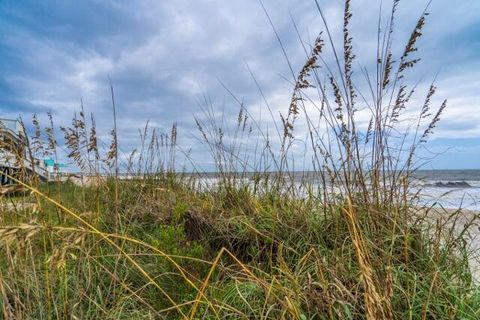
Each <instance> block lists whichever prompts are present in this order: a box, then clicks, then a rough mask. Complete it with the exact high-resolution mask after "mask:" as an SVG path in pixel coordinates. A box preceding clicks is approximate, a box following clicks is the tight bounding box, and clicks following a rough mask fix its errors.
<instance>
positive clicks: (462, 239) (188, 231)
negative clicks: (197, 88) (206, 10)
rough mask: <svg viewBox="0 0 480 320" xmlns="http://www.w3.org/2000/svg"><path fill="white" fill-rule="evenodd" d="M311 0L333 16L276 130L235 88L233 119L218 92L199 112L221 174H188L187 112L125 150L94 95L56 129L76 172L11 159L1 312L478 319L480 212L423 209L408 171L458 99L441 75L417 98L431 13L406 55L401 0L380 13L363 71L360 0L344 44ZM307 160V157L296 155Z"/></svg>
mask: <svg viewBox="0 0 480 320" xmlns="http://www.w3.org/2000/svg"><path fill="white" fill-rule="evenodd" d="M316 5H317V9H318V14H319V17H320V19H322V21H323V23H324V28H323V29H324V31H323V32H321V33H320V34H319V35H318V37H317V38H316V40H315V41H314V42H313V43H312V44H311V46H308V45H307V44H306V43H305V42H304V41H303V39H301V38H300V40H301V42H302V44H303V45H304V49H305V57H306V58H305V62H304V64H303V66H300V68H299V72H298V74H297V75H295V74H293V75H292V84H293V90H292V94H291V101H290V103H289V105H288V108H287V109H286V111H285V113H283V114H281V116H280V119H276V118H275V116H274V114H273V112H272V113H271V115H272V119H271V120H274V121H276V122H275V128H276V130H274V133H273V135H272V133H271V132H269V131H268V130H267V129H266V128H265V127H264V126H263V125H262V123H260V122H259V121H257V120H256V119H255V117H253V116H252V115H251V114H250V111H249V109H248V107H247V106H246V105H244V104H243V103H241V102H240V100H237V102H238V103H239V113H238V115H237V117H236V119H235V123H232V124H231V125H232V126H233V127H230V126H229V123H228V121H224V118H222V117H219V116H218V114H217V113H216V112H215V107H214V106H213V105H210V104H209V103H208V101H206V103H205V106H204V108H203V110H204V115H203V116H199V117H197V118H196V124H197V127H198V129H199V139H200V140H201V141H202V142H203V144H204V145H205V146H206V150H207V151H208V152H209V153H210V154H211V157H212V160H213V162H214V163H215V166H216V172H215V175H214V176H213V177H214V178H215V179H214V180H215V182H214V183H213V184H208V185H205V182H206V181H207V180H209V179H210V178H212V175H208V174H206V173H205V172H202V171H201V170H199V169H198V170H197V171H195V172H189V173H187V172H181V171H180V172H179V171H177V169H178V168H179V163H178V155H179V154H183V157H184V158H185V159H186V161H189V162H190V163H191V166H193V167H194V168H198V166H197V164H196V163H195V159H191V158H190V156H189V154H188V152H185V151H184V150H183V149H182V148H181V147H180V146H179V145H178V144H177V136H178V134H179V133H178V132H177V126H176V125H173V126H172V129H171V131H170V132H168V133H167V132H162V133H161V132H158V131H157V130H156V129H152V128H150V127H149V125H148V124H147V125H146V126H145V127H144V128H143V130H141V131H140V132H139V141H140V142H139V145H138V149H135V150H133V151H132V152H131V153H130V154H129V155H122V153H121V152H120V150H119V141H118V132H120V131H117V130H120V129H118V128H117V127H116V125H114V129H113V130H112V132H111V137H112V138H111V142H110V143H105V142H103V141H100V140H99V138H98V134H97V127H96V124H95V119H94V116H93V115H91V116H90V117H88V116H87V115H86V114H85V110H84V107H83V104H82V106H81V110H80V112H79V113H78V115H75V116H74V118H73V120H72V124H71V125H70V126H69V127H62V128H61V129H60V130H61V132H62V134H63V136H64V143H65V147H66V148H67V149H68V155H67V157H68V159H70V160H71V161H72V162H73V163H74V165H75V166H76V167H78V168H79V169H80V171H81V175H80V176H77V177H75V176H73V175H72V176H70V177H69V179H68V181H65V180H66V179H65V178H64V177H63V178H62V177H60V176H58V177H57V178H56V179H55V181H54V182H51V183H42V182H41V181H38V179H36V178H35V172H33V173H31V172H30V173H29V172H27V171H28V170H26V168H23V169H22V170H19V172H18V173H17V174H9V178H10V179H12V180H14V181H16V183H17V185H19V186H22V187H23V193H20V194H17V195H14V196H9V197H3V198H1V205H2V214H1V216H0V243H1V247H0V248H1V249H0V250H1V257H2V259H0V294H1V297H2V299H1V300H0V305H1V309H2V315H3V318H5V319H24V318H25V319H50V318H74V319H109V318H115V319H144V318H148V319H150V318H151V319H162V318H172V319H177V318H178V319H302V320H303V319H326V318H332V319H364V318H365V319H406V318H407V319H433V318H440V319H444V318H445V319H457V318H459V319H476V318H478V317H480V313H479V310H480V292H479V289H478V286H477V285H476V284H475V282H474V279H473V274H472V271H471V269H470V266H469V264H470V261H471V257H470V255H471V251H469V249H468V237H469V234H470V232H471V231H474V227H475V226H476V220H477V215H476V214H471V215H470V216H469V220H468V221H467V222H460V221H461V217H462V212H461V210H458V211H454V212H450V213H447V212H443V211H439V210H434V209H432V208H429V207H422V206H418V205H417V204H416V202H415V196H416V195H415V189H414V188H413V186H412V175H413V173H414V172H415V170H417V169H418V167H419V162H418V156H417V155H418V152H419V150H420V149H421V148H422V146H423V145H424V144H425V143H426V142H427V140H428V138H429V137H430V136H431V134H432V133H433V130H434V129H435V127H436V125H437V123H438V121H439V119H440V117H441V115H442V112H443V110H444V108H445V107H446V102H443V103H440V104H439V105H438V106H437V107H436V108H435V107H434V106H433V102H434V94H435V91H436V87H435V86H434V84H432V85H431V86H430V87H429V89H428V90H427V92H426V93H425V95H424V98H423V99H422V101H423V102H422V103H421V104H420V107H419V108H418V107H415V104H418V99H415V95H414V94H415V92H416V91H417V88H418V86H417V85H413V86H412V85H409V82H408V81H407V80H406V79H407V74H408V73H409V72H410V71H411V70H412V69H413V68H414V67H415V66H416V64H417V63H418V62H419V58H418V57H417V56H416V51H417V42H418V41H419V38H420V36H421V35H422V31H423V27H424V24H425V22H426V18H427V16H428V13H427V11H426V10H425V11H424V12H423V13H421V14H420V17H419V19H418V21H417V23H416V25H415V26H414V29H413V31H412V33H411V35H410V37H409V39H408V40H407V43H406V45H405V46H404V49H403V51H402V52H400V53H399V55H398V57H397V58H395V53H394V52H393V48H394V22H395V18H396V12H397V8H398V5H399V1H398V0H394V1H393V4H392V8H391V11H390V13H389V14H388V18H387V19H386V21H384V20H382V14H380V16H379V22H378V30H379V31H378V34H377V35H375V36H376V38H377V39H378V43H377V50H376V52H377V54H376V56H375V57H372V58H373V59H374V60H375V67H374V68H373V71H372V70H370V71H367V70H364V69H362V70H360V71H361V74H362V75H363V78H361V77H358V76H355V74H354V69H355V68H354V66H355V65H356V60H355V59H356V58H355V53H354V52H355V46H354V40H353V38H352V35H351V34H352V32H351V30H350V23H351V19H352V12H351V8H350V1H349V0H346V1H345V3H344V18H343V28H342V30H341V31H342V39H343V41H342V42H341V43H339V44H337V43H336V42H335V41H334V36H333V33H332V30H330V29H329V24H328V23H327V17H326V16H325V14H324V12H323V11H322V9H321V7H320V6H319V4H318V3H317V2H316ZM264 9H265V7H264ZM265 12H266V14H267V17H268V19H269V20H270V17H269V16H268V12H267V11H266V10H265ZM270 21H271V20H270ZM385 26H386V27H385ZM272 27H273V28H274V24H273V23H272ZM295 28H296V25H295ZM382 30H385V31H384V32H383V31H382ZM274 31H275V28H274ZM275 33H276V31H275ZM277 37H278V39H279V44H280V46H281V49H282V50H284V45H283V43H282V42H281V40H280V37H279V36H278V34H277ZM284 52H285V51H284ZM328 53H330V54H331V55H333V59H330V58H329V57H328V56H327V55H328ZM285 57H286V59H287V63H288V65H289V66H290V67H291V69H292V71H293V67H294V64H293V63H292V62H290V61H288V58H287V55H286V54H285ZM328 61H334V62H333V64H331V63H328ZM252 76H253V77H254V75H253V72H252ZM254 79H255V78H254ZM255 81H256V80H255ZM257 85H258V88H259V89H260V91H261V92H262V95H263V91H262V90H261V87H260V85H259V84H258V83H257ZM359 88H367V90H366V91H365V92H362V91H361V90H360V89H359ZM111 93H112V102H113V111H114V112H116V110H115V103H114V101H115V99H114V98H115V97H114V92H113V89H112V90H111ZM232 95H233V93H232ZM267 106H269V105H268V103H267ZM269 108H270V106H269ZM312 110H314V111H312ZM414 112H416V116H415V117H414V118H412V114H413V113H414ZM113 118H114V122H116V116H114V117H113ZM48 119H49V121H48V124H47V127H46V128H45V129H44V130H43V131H42V129H41V125H40V123H39V120H38V117H37V116H34V118H33V127H34V134H33V136H32V138H31V139H29V140H30V141H29V143H28V145H29V155H30V158H31V159H32V161H34V159H35V158H36V157H40V156H43V155H50V156H54V157H55V158H56V159H57V158H59V156H58V151H57V149H58V148H59V146H58V142H57V138H56V135H55V132H56V130H55V127H54V125H53V120H52V117H51V116H50V115H49V116H48ZM363 119H368V120H366V121H365V120H363ZM277 120H278V121H277ZM305 128H306V133H305V132H302V130H305ZM42 132H43V133H42ZM303 134H304V135H305V137H306V138H305V139H304V140H303V144H304V145H305V146H308V148H307V150H306V151H305V152H304V154H301V155H299V154H298V151H297V150H296V148H295V146H296V145H298V144H299V141H300V140H301V136H302V135H303ZM42 137H44V138H42ZM45 141H46V142H45ZM252 141H253V142H252ZM102 145H106V147H101V146H102ZM20 154H21V152H17V157H19V158H20V157H21V156H20ZM20 160H21V159H19V161H18V162H19V163H20ZM299 162H301V163H309V165H308V166H307V167H308V168H311V170H309V172H304V171H297V170H295V168H297V166H296V165H297V164H298V163H299ZM21 172H24V174H21Z"/></svg>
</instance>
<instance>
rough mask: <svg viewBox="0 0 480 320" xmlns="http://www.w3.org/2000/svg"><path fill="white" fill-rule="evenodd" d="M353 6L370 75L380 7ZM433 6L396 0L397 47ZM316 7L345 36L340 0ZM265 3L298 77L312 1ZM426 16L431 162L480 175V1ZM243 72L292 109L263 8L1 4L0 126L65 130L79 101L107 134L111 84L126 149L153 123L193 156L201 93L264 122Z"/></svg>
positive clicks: (212, 1)
mask: <svg viewBox="0 0 480 320" xmlns="http://www.w3.org/2000/svg"><path fill="white" fill-rule="evenodd" d="M352 2H353V8H352V11H353V13H354V16H353V20H352V24H353V25H352V29H353V30H355V31H354V36H355V43H354V51H355V53H356V54H357V57H358V59H357V62H356V66H355V67H359V68H360V67H363V66H365V67H367V68H369V66H371V65H372V62H374V59H375V55H374V54H375V41H376V34H375V32H376V19H377V14H378V8H379V4H380V1H376V0H353V1H352ZM384 2H385V3H384V6H386V5H387V4H389V3H388V2H389V1H384ZM426 2H427V1H423V0H413V1H412V0H409V1H406V0H404V1H402V2H401V4H400V9H399V13H398V20H397V33H396V39H398V40H399V43H403V42H404V41H405V40H406V39H407V38H408V35H409V32H410V31H411V30H412V27H413V26H414V25H415V21H416V19H417V18H418V16H419V15H420V13H421V12H422V10H423V8H424V7H425V5H426ZM319 3H320V5H321V6H322V7H323V8H324V11H325V13H326V18H327V20H328V22H329V25H331V27H332V29H335V30H341V29H340V27H341V23H342V21H341V18H342V16H341V15H342V6H340V5H339V4H338V3H339V1H333V0H319ZM264 4H265V7H266V9H267V11H268V13H269V15H270V17H271V19H272V21H273V24H274V25H275V27H276V30H277V31H278V35H279V37H280V38H281V39H282V42H283V44H284V46H285V49H286V52H287V55H288V57H289V59H290V60H291V62H292V67H293V69H294V70H296V71H298V70H299V69H300V68H301V66H302V62H303V60H304V57H305V55H304V53H303V49H302V46H301V43H300V42H299V39H298V36H297V34H296V32H295V28H294V25H293V23H292V18H293V20H295V22H296V23H297V25H298V31H299V33H300V36H301V37H302V39H303V40H304V42H305V43H307V44H311V43H312V42H313V39H315V37H316V35H317V34H318V32H319V31H321V30H322V23H321V20H320V16H319V14H318V11H316V7H315V2H314V0H301V1H299V0H281V1H280V0H264ZM429 12H430V13H431V15H430V16H429V18H428V21H427V26H426V28H425V35H424V37H423V38H422V39H421V41H420V43H419V50H420V51H421V54H422V58H423V60H422V62H421V65H420V66H419V68H418V69H417V71H416V73H415V76H417V77H418V78H422V79H425V82H426V83H427V84H428V83H430V82H431V81H432V79H433V78H434V77H435V75H436V74H438V76H437V81H436V83H437V86H438V88H439V89H438V97H439V99H440V100H441V99H443V98H447V99H448V108H447V110H446V112H445V114H444V116H443V119H442V122H441V123H440V125H439V127H438V128H437V130H436V132H435V135H434V136H433V139H432V140H431V141H430V144H429V149H430V150H431V151H432V153H439V155H438V156H437V157H435V159H433V160H432V161H431V163H429V164H428V165H427V166H428V167H429V168H437V169H440V168H478V169H480V112H479V111H480V110H479V106H480V89H479V88H480V77H479V76H478V72H479V71H478V70H480V59H478V58H479V57H480V53H479V52H480V1H477V0H462V1H457V2H455V1H450V0H434V1H433V3H432V4H431V6H430V8H429ZM334 33H335V31H334ZM402 41H403V42H402ZM399 48H400V47H399ZM372 58H373V60H372ZM247 65H248V67H249V68H250V69H251V70H252V72H253V74H254V76H255V79H256V80H257V81H258V83H259V85H260V87H261V88H262V90H263V93H264V94H265V96H266V98H267V100H268V101H269V103H270V105H271V106H272V108H274V109H275V110H282V111H286V109H287V108H288V104H289V101H288V100H289V96H290V94H291V85H290V83H289V81H290V79H291V75H290V71H289V68H288V65H287V64H286V62H285V59H284V57H283V54H282V51H281V50H280V47H279V44H278V41H277V39H276V37H275V33H274V32H273V31H272V27H271V26H270V24H269V21H268V19H267V17H266V15H265V13H264V11H263V10H262V7H261V5H260V3H259V1H258V0H228V1H227V0H223V1H222V0H196V1H191V0H172V1H161V0H157V1H154V0H138V1H126V0H85V1H53V0H45V1H36V0H30V1H29V0H24V1H13V0H0V112H1V115H0V117H3V118H16V117H18V116H19V115H21V116H22V117H23V118H27V119H29V118H30V117H31V114H32V113H38V114H39V115H41V117H43V118H44V117H45V114H46V113H47V112H52V113H53V116H54V118H55V122H56V123H57V125H65V124H68V123H69V121H70V119H71V118H72V116H73V114H74V112H75V111H76V110H77V111H78V109H79V107H80V99H82V100H83V101H84V104H85V108H86V110H87V111H88V112H93V113H94V114H95V116H96V118H97V123H98V125H99V127H100V130H101V131H102V132H104V133H107V132H108V130H109V128H111V126H112V116H111V113H112V111H111V99H110V91H109V90H110V89H109V81H111V83H112V84H113V86H114V88H115V96H116V102H117V108H118V121H119V127H120V130H119V131H121V141H122V143H123V144H122V146H123V147H124V148H125V149H128V148H129V147H131V146H132V145H133V144H134V143H135V142H134V141H136V140H135V139H136V136H137V129H139V128H141V127H143V126H144V124H145V123H146V121H147V120H149V121H150V124H151V125H152V126H154V127H157V128H158V129H159V130H165V131H168V130H169V127H170V126H171V124H172V123H173V122H177V123H178V126H179V135H180V136H181V139H180V140H181V142H182V143H183V144H184V147H185V148H191V147H194V146H195V145H196V144H197V143H198V142H197V140H196V138H195V136H196V135H197V133H196V127H195V121H194V115H199V114H201V107H202V103H201V101H202V99H203V98H204V97H208V99H210V100H211V102H212V105H213V106H214V109H215V110H216V111H219V112H220V111H223V112H225V114H226V115H230V114H232V115H235V114H236V113H237V112H238V105H236V104H235V103H234V101H233V100H232V97H231V96H230V94H229V93H228V92H227V91H226V90H225V88H224V86H225V87H227V88H228V89H229V90H230V91H231V92H232V93H233V94H234V95H235V96H236V97H238V98H239V99H241V100H242V101H244V103H245V104H246V106H247V107H248V108H249V110H250V111H251V112H252V114H255V115H261V114H262V110H264V108H265V105H264V103H263V99H262V97H261V95H260V94H259V91H258V88H257V86H256V84H255V81H254V80H253V78H252V76H251V74H250V72H249V70H248V67H247ZM109 79H110V80H109ZM436 102H437V101H436ZM263 114H266V111H263Z"/></svg>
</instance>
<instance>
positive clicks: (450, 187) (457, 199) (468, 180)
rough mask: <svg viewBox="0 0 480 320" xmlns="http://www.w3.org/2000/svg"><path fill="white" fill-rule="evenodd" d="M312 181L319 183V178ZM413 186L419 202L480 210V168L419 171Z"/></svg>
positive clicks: (208, 181)
mask: <svg viewBox="0 0 480 320" xmlns="http://www.w3.org/2000/svg"><path fill="white" fill-rule="evenodd" d="M308 175H310V173H309V172H296V173H295V174H294V179H295V184H297V183H298V184H300V181H301V179H304V178H305V176H308ZM200 176H201V180H202V182H203V183H202V184H204V186H206V187H209V186H210V187H211V186H214V185H216V183H217V182H218V175H217V174H216V173H206V174H201V175H200ZM252 176H253V175H252V174H248V173H247V174H246V175H245V176H244V178H245V180H246V182H247V183H251V180H250V179H251V178H252ZM249 180H250V181H249ZM311 181H312V180H311ZM313 184H314V185H315V184H318V185H320V181H314V183H313ZM413 185H415V187H414V188H413V190H412V191H413V193H417V192H418V196H419V198H418V204H420V205H427V206H433V207H443V208H446V209H458V208H463V209H468V210H473V211H480V170H418V171H416V172H415V174H414V181H413Z"/></svg>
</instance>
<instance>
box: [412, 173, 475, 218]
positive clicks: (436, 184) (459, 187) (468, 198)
mask: <svg viewBox="0 0 480 320" xmlns="http://www.w3.org/2000/svg"><path fill="white" fill-rule="evenodd" d="M415 177H416V179H418V180H417V181H418V188H419V190H420V194H419V196H420V199H419V201H420V202H421V203H422V204H426V205H433V206H442V207H444V208H448V209H458V208H464V209H469V210H474V211H479V210H480V170H419V171H417V172H416V173H415Z"/></svg>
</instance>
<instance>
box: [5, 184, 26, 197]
mask: <svg viewBox="0 0 480 320" xmlns="http://www.w3.org/2000/svg"><path fill="white" fill-rule="evenodd" d="M27 191H28V189H27V188H25V187H24V186H22V185H19V184H14V185H8V186H2V187H0V195H2V196H6V195H11V194H16V193H23V192H27Z"/></svg>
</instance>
